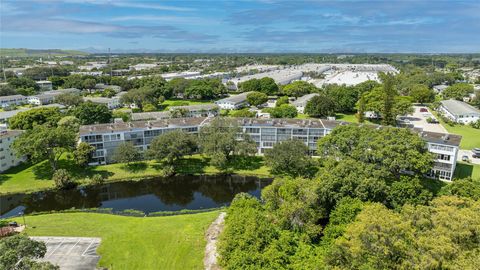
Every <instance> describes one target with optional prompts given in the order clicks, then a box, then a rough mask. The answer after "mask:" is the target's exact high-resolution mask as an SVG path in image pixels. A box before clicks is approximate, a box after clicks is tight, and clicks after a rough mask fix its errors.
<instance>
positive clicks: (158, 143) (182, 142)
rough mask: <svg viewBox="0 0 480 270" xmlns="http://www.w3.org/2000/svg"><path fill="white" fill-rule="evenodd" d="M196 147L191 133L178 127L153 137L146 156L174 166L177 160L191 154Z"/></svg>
mask: <svg viewBox="0 0 480 270" xmlns="http://www.w3.org/2000/svg"><path fill="white" fill-rule="evenodd" d="M196 148H197V144H196V141H195V138H194V137H193V136H192V135H191V134H188V133H186V132H185V131H182V130H180V129H178V130H174V131H169V132H167V133H164V134H162V135H160V136H158V137H156V138H154V139H153V140H152V142H151V144H150V148H149V149H148V152H147V156H148V157H150V158H154V159H156V160H158V161H159V162H164V163H165V164H167V165H169V166H172V167H173V168H174V167H175V164H176V162H177V160H179V159H180V158H182V157H184V156H186V155H191V154H193V153H194V152H195V150H196Z"/></svg>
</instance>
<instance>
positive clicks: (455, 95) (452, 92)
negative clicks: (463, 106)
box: [442, 83, 473, 100]
mask: <svg viewBox="0 0 480 270" xmlns="http://www.w3.org/2000/svg"><path fill="white" fill-rule="evenodd" d="M470 93H473V85H471V84H468V83H456V84H454V85H450V86H449V87H447V88H446V89H445V90H444V91H443V93H442V94H443V97H444V98H446V99H456V100H463V98H464V97H466V96H468V94H470Z"/></svg>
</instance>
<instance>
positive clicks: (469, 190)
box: [440, 178, 480, 201]
mask: <svg viewBox="0 0 480 270" xmlns="http://www.w3.org/2000/svg"><path fill="white" fill-rule="evenodd" d="M440 194H441V195H454V196H458V197H463V198H471V199H473V200H476V201H478V200H480V179H478V178H477V179H472V178H464V179H456V180H455V181H453V182H452V183H450V184H448V185H445V186H444V187H443V188H442V189H441V190H440Z"/></svg>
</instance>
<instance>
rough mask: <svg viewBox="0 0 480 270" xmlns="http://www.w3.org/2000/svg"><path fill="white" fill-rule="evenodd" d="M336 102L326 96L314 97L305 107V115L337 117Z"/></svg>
mask: <svg viewBox="0 0 480 270" xmlns="http://www.w3.org/2000/svg"><path fill="white" fill-rule="evenodd" d="M335 109H336V104H335V101H334V100H333V99H332V98H331V97H329V96H327V95H324V94H321V95H318V96H314V97H312V98H311V99H310V100H309V101H308V102H307V106H305V113H306V114H308V115H309V116H312V117H326V116H335Z"/></svg>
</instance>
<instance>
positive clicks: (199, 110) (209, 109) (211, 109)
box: [168, 104, 219, 117]
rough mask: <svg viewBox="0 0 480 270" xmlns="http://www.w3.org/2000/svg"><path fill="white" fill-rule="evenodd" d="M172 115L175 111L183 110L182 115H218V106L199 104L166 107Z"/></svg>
mask: <svg viewBox="0 0 480 270" xmlns="http://www.w3.org/2000/svg"><path fill="white" fill-rule="evenodd" d="M168 110H169V111H170V113H171V114H172V116H175V115H174V114H175V113H174V112H175V111H180V110H183V112H182V113H181V116H182V117H213V116H217V115H218V111H219V106H218V105H216V104H199V105H190V106H171V107H169V108H168Z"/></svg>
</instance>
